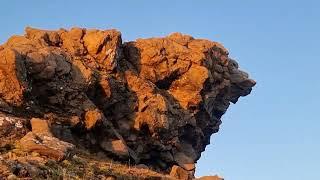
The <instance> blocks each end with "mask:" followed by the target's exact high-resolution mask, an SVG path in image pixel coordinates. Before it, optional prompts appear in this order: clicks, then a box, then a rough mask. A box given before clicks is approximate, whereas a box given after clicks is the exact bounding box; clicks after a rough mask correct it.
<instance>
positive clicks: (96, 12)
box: [0, 0, 320, 180]
mask: <svg viewBox="0 0 320 180" xmlns="http://www.w3.org/2000/svg"><path fill="white" fill-rule="evenodd" d="M0 19H1V28H0V43H1V44H2V43H4V42H5V41H6V40H7V39H8V38H9V37H10V36H12V35H14V34H23V31H24V28H25V27H26V26H32V27H36V28H43V29H58V28H61V27H63V28H70V27H73V26H78V27H86V28H99V29H110V28H116V29H118V30H120V31H121V32H122V37H123V40H124V41H129V40H134V39H136V38H143V37H153V36H165V35H168V34H169V33H172V32H177V31H178V32H182V33H186V34H190V35H192V36H194V37H196V38H205V39H209V40H213V41H218V42H221V43H222V44H223V45H224V46H225V47H226V48H227V49H229V51H230V57H232V58H234V59H236V60H237V61H238V62H239V64H240V68H241V69H243V70H245V71H247V72H248V73H249V74H250V76H251V78H253V79H255V80H256V81H257V85H256V87H255V88H254V89H253V91H252V93H251V94H250V95H249V96H247V97H245V98H242V99H240V101H239V102H238V103H237V104H236V105H232V106H231V107H230V108H229V110H228V112H227V113H226V114H225V115H224V117H223V124H222V125H221V128H220V132H219V133H218V134H215V135H213V136H212V138H211V145H209V146H208V147H207V148H206V151H205V152H204V153H203V154H202V158H201V159H200V160H199V162H198V164H197V176H202V175H209V174H219V175H221V176H223V177H224V178H225V179H226V180H270V179H272V180H286V179H288V180H289V179H290V180H302V179H309V180H317V179H320V170H319V168H320V154H319V153H320V140H319V138H320V121H319V120H320V118H319V114H317V113H318V112H319V110H320V109H319V105H318V103H319V101H320V95H319V93H320V80H319V77H320V76H319V67H320V55H319V50H320V46H319V42H320V23H319V22H320V1H316V0H314V1H312V0H304V1H295V0H290V1H289V0H282V1H279V0H269V1H257V0H243V1H241V2H240V1H236V0H233V1H230V0H223V1H221V0H220V1H217V0H207V1H206V0H199V1H195V0H193V1H191V0H190V1H188V0H181V1H180V0H179V1H178V0H177V1H173V0H161V1H150V0H136V1H133V0H127V1H112V2H107V1H90V2H89V1H87V3H85V2H80V1H75V0H68V1H67V0H63V1H62V0H52V1H35V0H33V1H32V0H30V1H21V0H20V1H19V0H10V1H3V2H1V6H0Z"/></svg>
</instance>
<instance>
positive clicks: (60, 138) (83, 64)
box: [0, 28, 255, 179]
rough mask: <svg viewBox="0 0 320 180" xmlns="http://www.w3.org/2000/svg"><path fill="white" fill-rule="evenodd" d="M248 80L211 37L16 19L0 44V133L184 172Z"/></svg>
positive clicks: (58, 153)
mask: <svg viewBox="0 0 320 180" xmlns="http://www.w3.org/2000/svg"><path fill="white" fill-rule="evenodd" d="M254 85H255V81H253V80H252V79H250V78H249V77H248V74H247V73H245V72H243V71H241V70H239V66H238V64H237V62H236V61H235V60H233V59H231V58H229V57H228V51H227V50H226V49H225V48H224V47H223V46H222V45H220V44H219V43H216V42H212V41H208V40H203V39H194V38H193V37H191V36H188V35H183V34H180V33H173V34H171V35H169V36H167V37H164V38H150V39H138V40H136V41H133V42H125V43H122V40H121V33H120V32H119V31H117V30H105V31H101V30H90V29H82V28H72V29H71V30H65V29H60V30H58V31H47V30H38V29H33V28H26V34H25V35H24V36H13V37H11V38H10V39H9V40H8V41H7V42H6V43H5V44H4V45H2V46H1V49H0V110H1V111H2V114H1V117H0V133H2V134H5V129H7V128H8V127H10V128H12V129H14V131H13V132H15V134H17V136H16V137H15V140H19V139H21V138H22V137H23V136H24V137H23V138H22V139H21V140H20V142H26V143H22V144H23V145H25V146H27V145H28V144H30V142H34V141H33V140H34V139H37V138H38V139H39V138H40V139H42V140H43V139H46V138H45V137H50V140H48V138H47V140H46V141H42V142H44V143H47V145H43V144H31V145H30V146H28V147H25V148H23V146H22V147H21V148H22V149H28V150H31V151H37V150H39V149H42V147H44V146H45V147H46V148H47V149H45V152H54V153H51V154H50V153H49V154H47V156H48V157H53V158H54V159H56V160H62V159H63V158H64V157H65V154H67V153H66V152H67V149H70V148H71V149H72V147H73V146H77V147H81V148H85V149H88V150H90V151H92V152H99V153H100V154H101V153H102V154H105V155H106V156H108V157H110V158H112V159H114V160H116V161H119V162H127V161H130V162H133V163H135V164H144V165H146V166H148V167H152V169H155V170H156V171H158V172H163V173H169V172H170V171H171V169H172V172H171V173H172V174H177V173H175V172H178V171H179V172H184V171H185V172H187V176H184V175H183V176H184V177H187V178H186V179H188V178H192V177H193V174H194V170H195V163H196V162H197V160H198V159H199V158H200V155H201V152H203V151H204V149H205V147H206V145H208V144H209V140H210V136H211V135H212V134H213V133H216V132H218V130H219V125H220V124H221V116H222V115H223V114H224V113H225V112H226V110H227V108H228V107H229V105H230V102H232V103H236V102H237V100H238V98H239V97H241V96H246V95H248V94H249V93H250V92H251V90H252V87H253V86H254ZM1 118H2V119H5V118H10V119H11V118H13V119H19V118H20V120H18V121H17V122H20V124H21V125H19V127H21V128H20V129H19V128H18V127H17V125H16V123H17V122H16V121H15V122H13V121H11V120H10V121H4V120H1ZM32 118H33V119H32ZM35 118H40V119H35ZM31 119H32V120H31ZM30 120H31V122H29V121H30ZM22 124H25V125H22ZM30 124H31V125H30ZM41 124H42V125H41ZM31 126H32V128H30V127H31ZM34 127H38V129H37V128H35V129H34ZM28 131H30V132H28ZM49 131H50V132H49ZM41 132H45V133H41ZM8 133H9V134H10V132H7V134H8ZM18 134H21V135H18ZM3 139H6V138H5V137H4V136H1V137H0V140H3ZM48 144H49V145H48ZM35 146H37V147H36V148H35V149H36V150H35V149H32V148H30V147H35ZM38 146H39V147H38ZM40 146H41V147H40ZM54 146H55V147H59V148H58V150H57V149H55V150H54V151H51V150H52V149H54V148H53V147H54ZM43 152H44V151H42V150H41V151H40V152H39V153H43ZM172 167H174V168H172ZM173 171H175V172H173Z"/></svg>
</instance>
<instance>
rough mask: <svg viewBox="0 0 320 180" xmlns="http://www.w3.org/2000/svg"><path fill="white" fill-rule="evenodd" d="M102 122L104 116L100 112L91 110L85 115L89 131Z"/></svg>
mask: <svg viewBox="0 0 320 180" xmlns="http://www.w3.org/2000/svg"><path fill="white" fill-rule="evenodd" d="M101 120H102V114H101V112H99V111H98V110H90V111H87V112H86V114H85V127H86V129H87V130H90V129H92V128H93V127H94V126H95V125H96V123H97V122H98V121H101Z"/></svg>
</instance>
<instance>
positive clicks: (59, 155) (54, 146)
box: [18, 132, 74, 161]
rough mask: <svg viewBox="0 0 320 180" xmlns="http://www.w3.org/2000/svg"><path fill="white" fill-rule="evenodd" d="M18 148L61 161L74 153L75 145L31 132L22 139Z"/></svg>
mask: <svg viewBox="0 0 320 180" xmlns="http://www.w3.org/2000/svg"><path fill="white" fill-rule="evenodd" d="M18 147H19V148H20V149H22V150H24V151H27V152H37V153H39V154H41V155H44V156H48V157H49V158H52V159H54V160H57V161H61V160H63V159H64V158H65V157H66V156H67V155H68V154H69V153H70V152H71V151H72V149H73V148H74V145H73V144H70V143H67V142H64V141H60V140H59V139H58V138H55V137H52V136H47V135H43V134H39V135H38V134H35V133H33V132H29V133H28V134H26V135H25V136H24V137H23V138H22V139H20V141H19V143H18Z"/></svg>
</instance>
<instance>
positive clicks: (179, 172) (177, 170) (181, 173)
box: [170, 165, 191, 180]
mask: <svg viewBox="0 0 320 180" xmlns="http://www.w3.org/2000/svg"><path fill="white" fill-rule="evenodd" d="M170 176H171V177H174V178H176V179H180V180H189V179H191V178H190V176H189V172H188V171H186V170H184V169H183V168H181V167H180V166H176V165H174V166H173V167H172V169H171V172H170Z"/></svg>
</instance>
